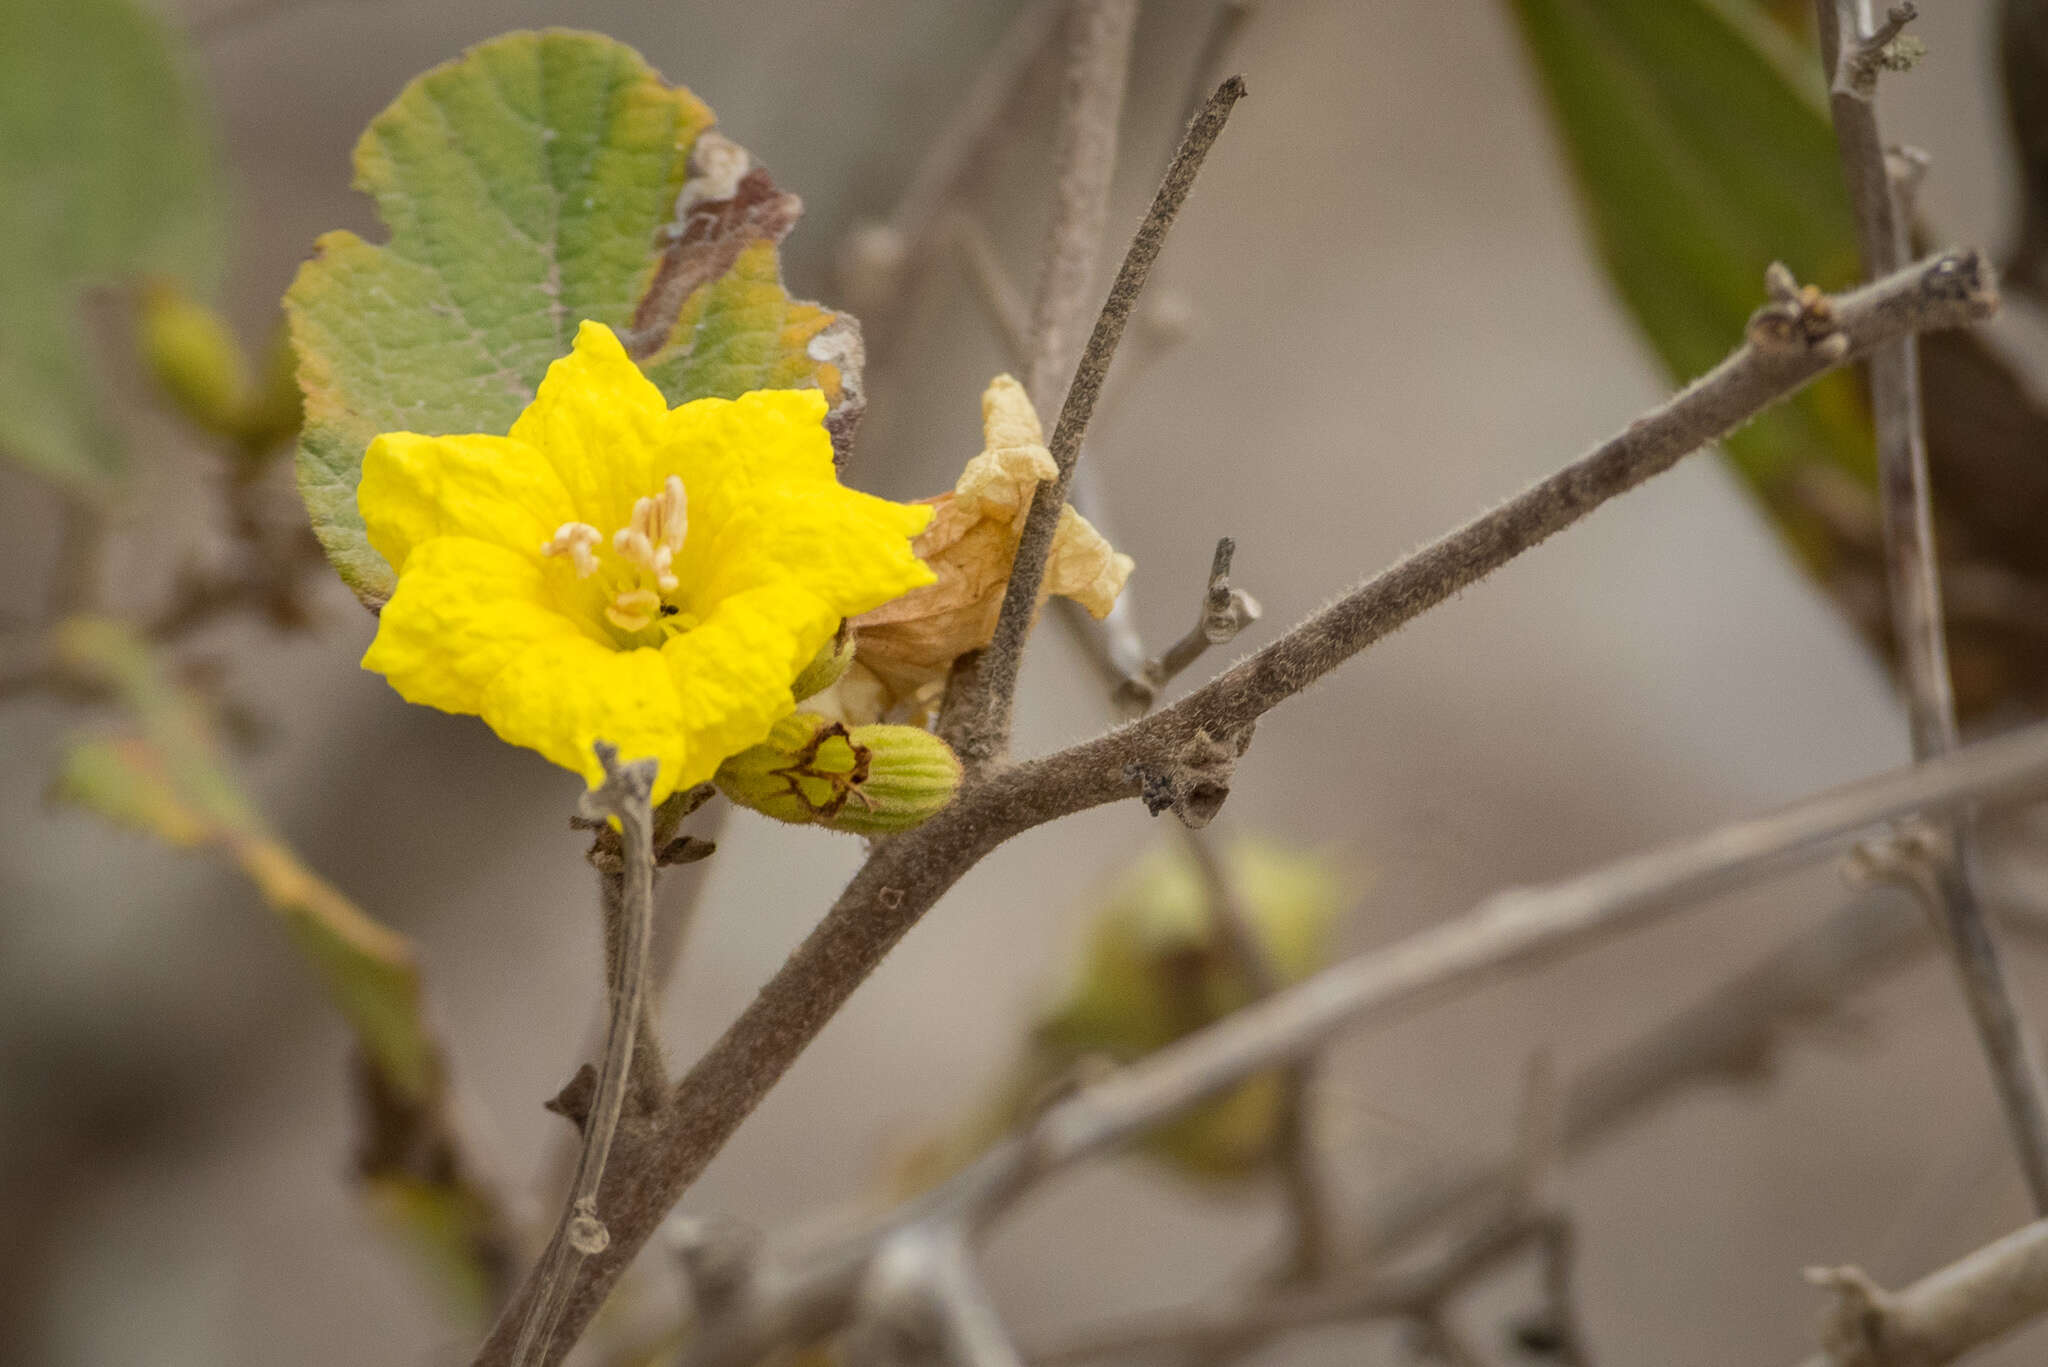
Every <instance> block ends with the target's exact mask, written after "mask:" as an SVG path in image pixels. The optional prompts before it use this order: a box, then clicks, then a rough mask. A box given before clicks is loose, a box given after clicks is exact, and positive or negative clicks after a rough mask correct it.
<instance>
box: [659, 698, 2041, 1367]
mask: <svg viewBox="0 0 2048 1367" xmlns="http://www.w3.org/2000/svg"><path fill="white" fill-rule="evenodd" d="M2043 791H2048V723H2041V724H2037V725H2035V726H2031V727H2028V728H2026V729H2025V730H2022V731H2017V732H2014V733H2012V734H2011V735H2008V736H2005V737H2001V738H1999V739H1996V740H1991V741H1986V742H1983V743H1982V744H1979V745H1975V746H1971V747H1969V748H1967V749H1964V750H1959V751H1957V752H1955V753H1954V754H1951V755H1946V756H1942V757H1941V758H1938V759H1934V760H1930V761H1927V762H1926V763H1924V764H1921V765H1919V766H1917V767H1912V768H1905V769H1896V770H1892V771H1889V772H1887V773H1884V774H1880V775H1878V776H1876V777H1873V778H1869V779H1864V780H1862V781H1861V782H1858V783H1854V784H1849V785H1847V786H1845V787H1841V788H1836V789H1833V790H1830V791H1829V792H1826V793H1822V794H1819V795H1817V796H1815V797H1811V798H1808V799H1806V800H1805V801H1802V802H1799V803H1796V804H1793V805H1792V806H1789V807H1786V808H1783V809H1781V810H1779V811H1777V812H1775V813H1772V814H1769V815H1766V816H1762V817H1756V818H1751V819H1747V820H1742V821H1736V822H1733V823H1730V824H1728V825H1725V826H1721V827H1719V828H1716V829H1715V830H1712V831H1709V832H1708V833H1706V834H1705V835H1702V836H1697V837H1694V838H1692V839H1690V840H1683V841H1677V842H1673V843H1671V844H1667V845H1663V846H1659V847H1656V848H1653V849H1651V850H1648V851H1646V852H1644V853H1641V854H1637V855H1634V856H1631V857H1629V858H1626V859H1623V860H1619V861H1617V862H1615V863H1612V864H1609V865H1606V866H1604V867H1602V868H1599V869H1595V870H1593V871H1592V872H1590V873H1586V874H1583V875H1581V876H1579V877H1577V878H1573V879H1569V880H1566V881H1565V882H1562V883H1557V884H1553V885H1551V886H1549V887H1544V888H1536V889H1515V890H1510V891H1507V892H1502V893H1497V894H1495V895H1494V896H1493V897H1491V898H1488V899H1487V900H1486V901H1484V902H1482V903H1481V904H1480V905H1479V906H1478V907H1476V908H1475V909H1474V910H1473V911H1471V912H1470V913H1468V914H1467V915H1465V916H1463V917H1460V918H1457V919H1455V920H1452V921H1450V922H1447V923H1445V924H1443V925H1441V926H1439V927H1437V928H1436V929H1433V930H1428V931H1424V932H1422V933H1421V934H1418V935H1414V936H1411V937H1410V938H1408V939H1407V940H1404V941H1402V942H1400V943H1397V944H1395V945H1392V946H1390V947H1388V948H1385V949H1381V950H1378V951H1375V952H1371V953H1367V954H1363V955H1360V956H1358V957H1356V958H1353V959H1349V960H1347V961H1345V962H1343V963H1341V964H1338V965H1336V966H1335V967H1332V968H1329V969H1325V970H1323V971H1322V972H1321V973H1318V974H1316V975H1315V976H1314V977H1311V978H1309V979H1307V980H1305V981H1303V982H1301V983H1298V984H1296V985H1295V986H1293V987H1290V988H1287V989H1285V990H1284V991H1281V992H1279V993H1276V994H1275V995H1274V996H1271V997H1269V998H1266V999H1265V1000H1264V1001H1260V1002H1255V1003H1253V1004H1251V1005H1250V1006H1247V1007H1245V1008H1243V1009H1242V1010H1240V1011H1237V1012H1235V1013H1233V1014H1232V1015H1230V1016H1227V1017H1225V1018H1224V1019H1223V1020H1221V1021H1218V1022H1216V1023H1215V1024H1213V1025H1210V1026H1208V1027H1206V1028H1204V1029H1202V1030H1200V1031H1197V1032H1196V1033H1194V1034H1192V1035H1188V1036H1186V1037H1184V1038H1183V1039H1181V1040H1179V1041H1178V1042H1176V1043H1174V1044H1171V1045H1168V1046H1167V1047H1166V1048H1164V1049H1162V1050H1160V1051H1158V1052H1156V1053H1154V1054H1151V1055H1149V1056H1147V1057H1146V1058H1145V1059H1144V1060H1142V1061H1141V1062H1138V1063H1136V1064H1133V1065H1131V1066H1129V1067H1127V1068H1125V1069H1123V1070H1121V1071H1119V1072H1117V1073H1113V1074H1111V1075H1110V1076H1109V1077H1107V1078H1104V1079H1102V1080H1100V1081H1097V1082H1094V1083H1090V1084H1088V1085H1085V1086H1083V1087H1081V1088H1080V1089H1079V1090H1077V1091H1076V1092H1074V1093H1073V1094H1071V1095H1069V1096H1067V1097H1065V1098H1064V1099H1062V1100H1060V1101H1057V1102H1055V1103H1054V1104H1053V1105H1052V1106H1050V1107H1049V1108H1048V1109H1047V1110H1046V1111H1045V1112H1044V1113H1043V1114H1042V1115H1041V1116H1040V1117H1039V1118H1038V1120H1037V1121H1036V1122H1035V1123H1034V1124H1033V1126H1032V1128H1031V1130H1030V1132H1029V1133H1028V1134H1027V1135H1026V1136H1024V1138H1023V1140H1022V1141H1021V1142H1013V1143H1011V1144H1007V1145H999V1146H998V1147H997V1148H995V1149H992V1150H990V1151H989V1152H988V1153H987V1154H985V1155H984V1156H983V1157H982V1159H980V1160H979V1161H978V1162H977V1163H976V1164H975V1165H974V1166H973V1167H972V1168H969V1169H968V1170H967V1171H966V1172H964V1173H962V1174H961V1175H960V1176H959V1177H956V1178H954V1179H953V1180H952V1181H950V1182H948V1183H946V1184H945V1185H943V1186H941V1187H940V1188H938V1189H937V1190H935V1191H933V1192H930V1193H927V1194H926V1195H925V1196H924V1197H921V1198H919V1200H918V1201H916V1202H913V1203H911V1204H910V1205H908V1206H906V1207H904V1208H903V1209H902V1210H901V1211H899V1212H898V1213H897V1214H896V1215H895V1216H894V1217H893V1218H891V1219H888V1220H885V1221H884V1222H883V1224H882V1225H881V1227H879V1228H877V1229H871V1230H868V1231H864V1232H863V1233H861V1234H860V1235H858V1236H856V1237H855V1238H854V1239H853V1240H852V1241H851V1242H850V1244H848V1245H844V1246H839V1247H835V1248H831V1249H828V1250H826V1251H824V1252H823V1253H821V1254H820V1255H818V1256H817V1257H816V1258H815V1259H813V1260H811V1261H810V1262H809V1263H808V1264H806V1265H799V1266H793V1267H791V1268H789V1269H788V1270H787V1271H786V1273H785V1275H784V1276H783V1277H782V1278H780V1279H779V1285H778V1287H777V1288H776V1289H775V1290H774V1291H773V1293H772V1294H768V1295H765V1296H763V1297H762V1298H761V1299H760V1300H759V1301H758V1302H756V1303H755V1304H753V1305H750V1306H749V1307H748V1308H747V1310H746V1312H745V1313H744V1314H740V1315H735V1316H731V1317H728V1318H727V1319H726V1320H724V1321H721V1322H720V1323H719V1324H718V1325H717V1326H715V1330H716V1332H707V1333H706V1334H705V1335H704V1336H703V1337H701V1338H700V1339H699V1340H698V1341H697V1342H696V1343H695V1344H693V1345H692V1347H691V1349H690V1351H689V1352H688V1354H686V1357H685V1361H686V1362H687V1363H689V1364H690V1367H746V1364H750V1363H752V1362H755V1361H757V1360H758V1359H759V1358H760V1357H761V1356H762V1355H763V1353H765V1352H766V1351H767V1349H768V1348H770V1347H772V1346H773V1345H774V1344H775V1343H776V1342H779V1341H781V1336H782V1335H783V1334H785V1333H787V1332H788V1326H789V1325H791V1324H794V1323H799V1322H800V1323H802V1324H804V1325H806V1326H808V1327H810V1328H812V1329H816V1328H817V1327H818V1326H820V1325H825V1326H827V1327H830V1326H831V1325H832V1324H833V1323H835V1322H843V1320H837V1321H835V1318H834V1317H835V1316H843V1315H844V1314H845V1313H846V1312H847V1306H848V1303H849V1302H848V1298H849V1296H850V1288H851V1286H853V1285H854V1284H856V1283H857V1281H858V1279H859V1277H860V1275H861V1272H862V1269H863V1267H864V1266H865V1261H866V1258H867V1257H868V1256H870V1255H871V1254H872V1253H873V1251H874V1250H875V1249H876V1248H877V1247H879V1246H880V1245H881V1244H882V1243H883V1242H886V1240H887V1239H888V1238H890V1237H891V1236H892V1235H893V1234H894V1233H895V1232H896V1231H898V1230H900V1229H902V1228H904V1227H905V1226H907V1225H911V1224H915V1223H916V1222H918V1221H920V1220H924V1219H928V1218H930V1214H931V1212H933V1211H935V1210H936V1211H942V1212H951V1211H957V1210H960V1209H962V1208H963V1207H964V1208H968V1209H971V1210H972V1211H973V1212H974V1213H975V1215H976V1218H977V1219H978V1220H986V1219H988V1218H991V1217H992V1216H993V1215H994V1214H995V1213H997V1212H998V1211H1000V1210H1001V1209H1003V1208H1004V1207H1006V1206H1007V1205H1008V1204H1010V1203H1011V1202H1013V1201H1014V1200H1015V1199H1016V1198H1017V1197H1018V1196H1020V1195H1021V1194H1023V1192H1024V1191H1025V1190H1026V1189H1027V1188H1028V1187H1029V1186H1030V1185H1032V1184H1034V1183H1036V1182H1038V1181H1041V1180H1043V1179H1044V1178H1045V1177H1047V1176H1048V1175H1050V1174H1052V1173H1053V1172H1056V1171H1058V1170H1060V1169H1062V1168H1065V1167H1068V1166H1071V1165H1073V1164H1076V1163H1079V1162H1081V1161H1082V1160H1084V1159H1087V1158H1089V1157H1092V1156H1094V1155H1097V1154H1100V1153H1102V1152H1105V1151H1107V1150H1109V1149H1112V1148H1114V1147H1116V1146H1119V1145H1121V1144H1123V1143H1125V1142H1127V1141H1129V1140H1132V1139H1135V1138H1137V1137H1138V1136H1140V1135H1142V1134H1143V1133H1144V1132H1146V1131H1147V1130H1149V1129H1151V1128H1152V1127H1153V1126H1155V1125H1157V1124H1159V1123H1160V1122H1162V1121H1163V1120H1165V1119H1167V1118H1169V1117H1171V1116H1173V1115H1175V1114H1178V1113H1179V1112H1181V1111H1183V1110H1185V1109H1186V1108H1187V1107H1189V1106H1192V1105H1195V1104H1197V1103H1198V1102H1200V1101H1202V1100H1204V1099H1206V1098H1208V1097H1211V1096H1215V1095H1218V1094H1219V1093H1221V1092H1223V1091H1225V1090H1227V1089H1228V1088H1230V1087H1232V1086H1235V1085H1237V1084H1238V1083H1240V1082H1242V1081H1243V1080H1244V1079H1245V1078H1247V1077H1250V1076H1252V1075H1253V1074H1255V1073H1259V1072H1263V1071H1265V1070H1266V1069H1268V1068H1271V1067H1274V1066H1276V1065H1282V1064H1285V1063H1287V1062H1289V1061H1290V1060H1293V1059H1296V1058H1301V1057H1305V1056H1307V1055H1309V1054H1311V1053H1313V1052H1315V1051H1317V1050H1319V1049H1321V1048H1322V1047H1324V1045H1326V1044H1327V1043H1328V1041H1329V1040H1330V1039H1331V1038H1332V1037H1333V1036H1334V1035H1335V1034H1336V1033H1337V1032H1338V1031H1339V1030H1342V1029H1349V1028H1355V1027H1357V1026H1359V1025H1361V1024H1364V1023H1366V1022H1367V1021H1378V1020H1384V1019H1388V1018H1391V1017H1394V1016H1397V1015H1402V1014H1405V1013H1408V1012H1410V1011H1413V1010H1415V1009H1417V1008H1419V1007H1422V1006H1424V1005H1427V1004H1430V1003H1432V1002H1434V1001H1437V1000H1440V999H1441V998H1443V997H1445V996H1447V995H1449V994H1451V993H1452V992H1454V991H1457V990H1459V989H1462V988H1468V987H1471V986H1473V985H1475V984H1478V983H1482V982H1486V981H1490V980H1493V979H1495V978H1498V977H1500V976H1502V975H1503V974H1505V973H1506V972H1508V971H1510V970H1513V969H1519V968H1524V967H1528V966H1532V965H1534V964H1536V963H1540V962H1545V961H1548V960H1550V959H1554V958H1556V957H1558V956H1560V955H1562V954H1564V953H1566V952H1568V951H1571V950H1574V949H1577V948H1581V947H1583V946H1585V945H1587V944H1591V943H1595V942H1598V941H1601V940H1605V939H1608V938H1611V937H1612V936H1614V935H1617V934H1620V933H1622V932H1625V931H1629V930H1633V929H1638V928H1641V927H1642V926H1645V925H1649V924H1652V923H1654V922H1655V921H1657V920H1659V919H1662V918H1664V917H1668V916H1670V915H1673V914H1675V913H1676V912H1678V911H1680V910H1682V909H1684V908H1685V907H1687V906H1688V905H1691V904H1693V903H1695V902H1696V901H1697V900H1698V899H1699V898H1702V897H1705V896H1707V895H1709V894H1712V893H1716V892H1721V891H1725V890H1727V889H1729V888H1732V887H1735V886H1738V885H1740V884H1742V883H1744V882H1747V881H1750V880H1753V879H1755V878H1757V877H1760V876H1763V875H1766V874H1769V873H1774V872H1778V871H1781V870H1783V869H1785V868H1787V867H1790V866H1792V865H1795V864H1797V863H1800V862H1803V861H1807V860H1811V859H1813V858H1815V857H1818V856H1821V855H1825V854H1827V853H1830V852H1833V851H1836V850H1839V849H1841V848H1843V847H1844V846H1846V845H1847V844H1849V843H1850V842H1851V841H1852V840H1853V839H1854V838H1855V837H1856V836H1857V835H1858V834H1859V833H1861V832H1865V831H1867V830H1869V829H1870V828H1871V827H1873V826H1875V825H1877V824H1879V823H1882V822H1886V821H1890V820H1895V819H1897V818H1899V817H1902V816H1906V815H1909V814H1913V813H1932V812H1936V811H1945V810H1953V809H1955V808H1957V807H1960V806H1964V805H1968V804H1972V803H1977V802H1981V801H1985V800H1988V799H1991V798H1994V797H2002V798H2017V797H2021V796H2030V795H2033V794H2036V793H2040V792H2043ZM1565 1123H1566V1125H1567V1126H1568V1125H1569V1124H1570V1123H1571V1122H1570V1119H1569V1117H1567V1119H1566V1122H1565Z"/></svg>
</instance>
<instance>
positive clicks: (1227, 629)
mask: <svg viewBox="0 0 2048 1367" xmlns="http://www.w3.org/2000/svg"><path fill="white" fill-rule="evenodd" d="M1236 553H1237V543H1236V542H1235V541H1233V540H1231V539H1230V538H1229V537H1227V536H1226V537H1224V538H1223V539H1221V540H1220V541H1218V542H1217V543H1216V554H1215V556H1214V558H1213V559H1211V561H1210V563H1209V583H1208V586H1207V588H1205V589H1204V590H1203V593H1202V611H1201V615H1200V616H1198V617H1197V618H1196V619H1195V624H1194V625H1193V626H1192V627H1190V628H1188V631H1187V634H1186V635H1184V636H1182V637H1181V638H1180V639H1179V640H1177V641H1175V642H1174V643H1173V644H1172V645H1170V646H1168V647H1167V648H1166V653H1165V654H1164V655H1161V656H1160V657H1159V658H1158V659H1156V660H1148V661H1146V663H1145V667H1144V670H1143V671H1142V672H1141V673H1139V674H1134V675H1131V676H1130V677H1128V678H1126V679H1125V680H1124V681H1123V683H1122V684H1121V686H1119V688H1118V689H1117V695H1116V697H1117V701H1118V702H1119V703H1121V704H1122V705H1123V706H1124V707H1126V708H1127V709H1129V710H1131V711H1133V712H1144V711H1146V710H1147V709H1149V708H1150V707H1151V706H1152V702H1153V700H1154V699H1155V698H1157V697H1158V696H1159V690H1160V689H1162V688H1164V687H1166V685H1167V684H1168V683H1170V682H1171V681H1172V680H1173V679H1174V678H1175V677H1176V676H1178V675H1179V674H1180V673H1181V672H1182V671H1183V670H1185V669H1186V668H1187V667H1188V666H1189V665H1191V664H1193V663H1194V662H1195V661H1196V660H1199V659H1200V658H1202V655H1203V654H1204V653H1205V652H1207V651H1208V650H1210V649H1211V648H1213V647H1215V646H1220V645H1228V644H1229V643H1230V642H1231V641H1233V640H1235V639H1237V634H1238V633H1239V632H1240V631H1243V630H1244V629H1245V628H1246V627H1248V626H1250V625H1251V624H1252V623H1253V622H1256V621H1258V620H1259V614H1260V612H1261V609H1260V607H1259V600H1258V599H1256V598H1254V597H1252V596H1251V595H1250V594H1248V593H1246V592H1245V591H1244V590H1243V589H1239V588H1233V587H1232V586H1231V583H1230V562H1231V560H1232V558H1233V557H1234V556H1235V555H1236Z"/></svg>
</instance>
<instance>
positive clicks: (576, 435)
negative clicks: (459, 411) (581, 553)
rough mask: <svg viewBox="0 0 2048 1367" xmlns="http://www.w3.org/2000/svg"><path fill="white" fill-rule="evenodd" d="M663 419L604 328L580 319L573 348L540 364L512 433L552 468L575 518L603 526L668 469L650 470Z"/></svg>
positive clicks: (660, 403)
mask: <svg viewBox="0 0 2048 1367" xmlns="http://www.w3.org/2000/svg"><path fill="white" fill-rule="evenodd" d="M667 423H668V401H667V400H665V399H663V398H662V396H661V391H660V390H659V389H656V388H655V387H654V383H653V382H652V381H651V380H649V379H648V378H647V377H646V376H645V375H642V374H641V373H640V368H639V367H638V366H636V365H634V364H633V361H632V358H631V357H629V356H627V355H626V349H625V347H623V346H621V345H620V344H619V339H618V338H617V337H615V336H614V335H612V330H611V329H610V328H608V327H606V326H605V325H604V324H603V323H591V322H586V323H584V324H583V326H582V327H580V328H578V329H577V331H576V347H575V350H573V351H571V352H570V353H569V354H568V355H567V356H564V357H563V358H562V359H561V360H559V361H556V362H555V363H554V364H553V365H551V366H549V367H548V373H547V375H546V376H545V377H544V378H543V379H542V380H541V382H540V391H539V392H538V393H537V394H535V395H534V397H533V402H532V403H531V404H529V405H528V406H527V409H526V411H525V412H524V413H521V414H520V415H519V421H517V422H515V423H513V424H512V438H513V440H515V441H523V442H527V443H528V444H530V445H532V446H534V447H535V448H537V449H538V450H539V451H540V452H541V453H542V454H543V455H544V456H545V457H546V458H547V461H548V463H549V464H550V465H552V466H554V468H555V473H556V474H557V475H559V476H560V478H561V481H562V484H563V486H564V487H565V488H566V489H567V490H568V491H569V499H570V502H571V503H573V504H574V505H575V508H576V512H575V514H574V516H575V517H576V518H577V519H578V520H579V521H583V522H588V523H590V524H592V525H593V526H595V527H598V528H599V529H601V530H605V531H610V530H612V529H614V528H618V527H623V526H625V525H626V524H627V522H628V521H629V520H630V519H631V517H632V513H633V501H634V500H635V499H637V498H641V497H643V496H645V495H649V494H653V493H657V492H659V490H660V489H661V477H662V475H663V474H666V473H668V472H667V471H658V470H657V464H656V456H657V453H658V451H659V450H660V448H661V445H662V438H663V434H664V431H665V429H666V426H667ZM563 520H564V521H566V520H567V519H563ZM549 530H550V531H552V530H553V528H550V529H549Z"/></svg>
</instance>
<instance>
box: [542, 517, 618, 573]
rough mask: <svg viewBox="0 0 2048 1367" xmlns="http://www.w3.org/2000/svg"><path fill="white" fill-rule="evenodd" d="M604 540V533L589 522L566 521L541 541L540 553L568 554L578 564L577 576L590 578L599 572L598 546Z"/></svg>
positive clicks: (549, 554) (547, 554)
mask: <svg viewBox="0 0 2048 1367" xmlns="http://www.w3.org/2000/svg"><path fill="white" fill-rule="evenodd" d="M603 541H604V534H603V533H602V532H600V531H598V529H597V528H595V527H593V526H591V525H590V524H589V523H588V522H564V523H563V524H562V525H561V526H559V527H557V528H555V534H554V535H553V536H551V537H549V538H548V539H547V540H545V541H543V542H541V543H540V553H541V554H542V555H546V556H557V555H566V556H568V557H569V559H570V561H571V563H573V564H574V565H575V566H576V577H577V578H578V579H588V578H589V577H590V576H591V575H593V574H596V573H597V547H598V546H599V545H601V544H602V543H603Z"/></svg>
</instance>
